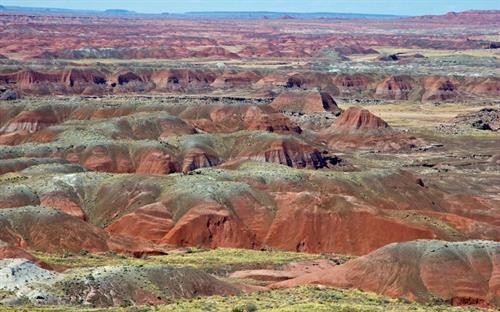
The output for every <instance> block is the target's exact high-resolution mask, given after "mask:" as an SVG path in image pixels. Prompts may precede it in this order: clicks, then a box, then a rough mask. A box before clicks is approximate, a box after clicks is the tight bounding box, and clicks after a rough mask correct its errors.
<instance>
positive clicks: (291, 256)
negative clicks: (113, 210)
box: [32, 248, 325, 269]
mask: <svg viewBox="0 0 500 312" xmlns="http://www.w3.org/2000/svg"><path fill="white" fill-rule="evenodd" d="M32 253H33V255H35V256H36V257H38V258H39V259H40V260H42V261H44V262H46V263H48V264H53V265H63V266H66V267H68V268H76V267H97V266H104V265H129V264H137V265H160V264H165V265H175V266H193V267H196V268H202V269H210V268H214V267H221V266H236V267H237V266H247V265H248V266H251V265H262V266H265V265H279V264H285V263H288V262H291V261H297V260H313V259H319V258H323V257H325V256H324V255H314V254H306V253H297V252H288V251H277V250H266V251H260V250H248V249H233V248H217V249H211V250H208V249H201V248H190V249H188V250H187V251H183V252H175V253H172V254H169V255H162V256H149V257H145V258H134V257H130V256H126V255H119V254H115V253H111V252H106V253H97V254H91V253H80V254H74V253H65V254H47V253H43V252H37V251H33V252H32Z"/></svg>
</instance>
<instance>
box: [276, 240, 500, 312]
mask: <svg viewBox="0 0 500 312" xmlns="http://www.w3.org/2000/svg"><path fill="white" fill-rule="evenodd" d="M499 261H500V243H498V242H491V241H466V242H443V241H427V240H420V241H412V242H404V243H395V244H390V245H387V246H385V247H383V248H380V249H378V250H376V251H374V252H372V253H369V254H367V255H365V256H363V257H360V258H357V259H354V260H351V261H348V262H347V263H345V264H342V265H340V266H336V267H333V268H327V269H325V270H319V271H318V272H313V273H310V274H305V275H303V276H301V277H298V278H295V279H291V280H288V281H284V282H280V283H277V284H274V287H293V286H296V285H303V284H320V285H328V286H333V287H349V288H359V289H362V290H366V291H372V292H376V293H379V294H384V295H386V296H390V297H395V298H399V297H404V298H407V299H410V300H418V301H423V302H432V301H433V300H435V299H436V298H437V299H440V300H444V301H447V302H449V303H450V304H452V305H478V306H483V307H488V306H498V305H499V304H500V279H499V273H500V262H499Z"/></svg>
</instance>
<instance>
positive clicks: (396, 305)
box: [0, 286, 485, 312]
mask: <svg viewBox="0 0 500 312" xmlns="http://www.w3.org/2000/svg"><path fill="white" fill-rule="evenodd" d="M0 311H160V312H170V311H186V312H187V311H190V312H191V311H193V312H194V311H200V312H201V311H205V312H207V311H228V312H253V311H256V312H257V311H267V312H271V311H272V312H285V311H286V312H303V311H346V312H347V311H349V312H356V311H442V312H447V311H450V312H451V311H453V312H472V311H485V310H484V309H480V308H474V307H451V306H449V305H446V304H444V303H442V302H435V303H433V304H428V305H423V304H419V303H416V302H409V301H407V300H404V299H402V300H401V299H389V298H386V297H383V296H379V295H376V294H373V293H369V292H363V291H360V290H353V289H334V288H321V287H316V286H302V287H297V288H292V289H279V290H272V291H267V292H256V293H251V294H244V295H239V296H230V297H219V296H214V297H204V298H195V299H190V300H179V301H177V302H175V303H173V304H168V305H161V306H156V307H145V306H139V307H130V308H111V309H106V310H104V309H88V308H87V309H85V308H76V307H62V308H61V307H43V308H42V307H23V308H19V307H12V308H8V307H5V308H2V307H0Z"/></svg>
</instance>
